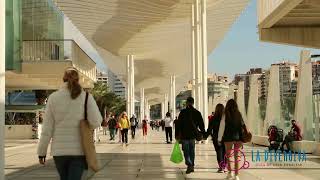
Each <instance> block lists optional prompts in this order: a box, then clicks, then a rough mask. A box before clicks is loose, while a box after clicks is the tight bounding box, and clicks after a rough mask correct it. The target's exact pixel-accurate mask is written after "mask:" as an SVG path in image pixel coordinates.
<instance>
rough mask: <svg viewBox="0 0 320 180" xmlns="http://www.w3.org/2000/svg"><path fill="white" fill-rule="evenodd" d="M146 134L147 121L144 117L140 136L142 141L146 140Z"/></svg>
mask: <svg viewBox="0 0 320 180" xmlns="http://www.w3.org/2000/svg"><path fill="white" fill-rule="evenodd" d="M147 134H148V119H147V116H145V117H144V119H143V120H142V135H143V139H144V140H146V139H147Z"/></svg>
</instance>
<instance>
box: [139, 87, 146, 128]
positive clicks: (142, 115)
mask: <svg viewBox="0 0 320 180" xmlns="http://www.w3.org/2000/svg"><path fill="white" fill-rule="evenodd" d="M144 110H145V108H144V88H141V89H140V120H141V122H142V120H143V119H144V116H145V112H144Z"/></svg>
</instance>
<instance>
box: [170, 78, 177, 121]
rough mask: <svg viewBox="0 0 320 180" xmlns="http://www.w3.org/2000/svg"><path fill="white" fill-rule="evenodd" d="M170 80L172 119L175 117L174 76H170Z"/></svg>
mask: <svg viewBox="0 0 320 180" xmlns="http://www.w3.org/2000/svg"><path fill="white" fill-rule="evenodd" d="M171 79H172V106H171V109H172V115H171V117H172V118H173V119H174V118H175V117H176V76H175V75H173V76H171Z"/></svg>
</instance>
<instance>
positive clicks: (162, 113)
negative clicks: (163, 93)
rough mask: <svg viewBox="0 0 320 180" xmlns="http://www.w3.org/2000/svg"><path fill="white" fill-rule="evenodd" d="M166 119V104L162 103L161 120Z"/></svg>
mask: <svg viewBox="0 0 320 180" xmlns="http://www.w3.org/2000/svg"><path fill="white" fill-rule="evenodd" d="M164 118H165V112H164V102H163V103H161V119H164Z"/></svg>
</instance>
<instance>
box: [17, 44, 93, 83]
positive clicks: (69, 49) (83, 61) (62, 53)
mask: <svg viewBox="0 0 320 180" xmlns="http://www.w3.org/2000/svg"><path fill="white" fill-rule="evenodd" d="M22 61H23V62H50V61H54V62H65V61H71V62H72V66H73V67H75V68H76V69H77V70H78V71H79V72H80V73H82V74H83V75H85V76H87V77H89V78H90V79H93V80H96V64H95V62H94V61H93V60H92V59H91V58H90V57H89V56H88V55H87V54H86V53H85V52H84V51H83V50H82V49H81V48H80V46H79V45H78V44H77V43H76V42H75V41H73V40H24V41H23V42H22Z"/></svg>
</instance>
